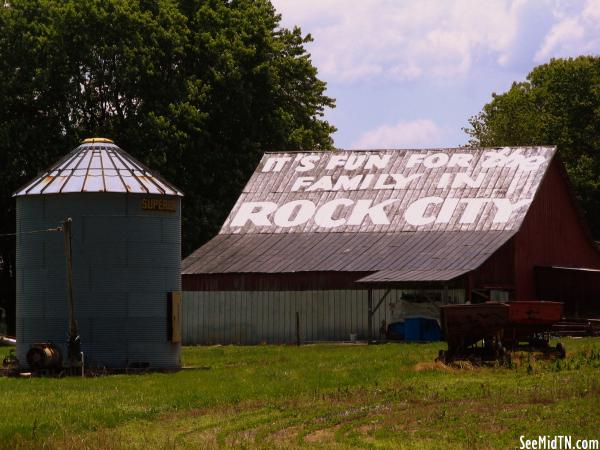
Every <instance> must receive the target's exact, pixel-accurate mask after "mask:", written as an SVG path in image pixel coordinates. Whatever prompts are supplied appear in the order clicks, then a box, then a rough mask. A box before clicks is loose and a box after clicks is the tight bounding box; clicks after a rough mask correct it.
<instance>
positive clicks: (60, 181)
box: [13, 138, 183, 197]
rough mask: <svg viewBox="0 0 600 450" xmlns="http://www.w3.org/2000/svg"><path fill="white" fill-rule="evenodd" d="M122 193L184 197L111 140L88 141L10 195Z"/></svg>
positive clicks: (97, 139) (92, 139)
mask: <svg viewBox="0 0 600 450" xmlns="http://www.w3.org/2000/svg"><path fill="white" fill-rule="evenodd" d="M71 192H122V193H136V194H138V193H139V194H160V195H177V196H183V194H182V193H181V191H180V190H179V189H177V188H176V187H175V186H173V185H172V184H171V183H169V182H167V181H166V180H165V179H163V178H162V177H161V176H160V175H159V174H157V173H156V172H154V171H152V170H150V169H149V168H147V167H146V166H144V165H143V164H142V163H140V162H139V161H138V160H136V159H135V158H133V157H132V156H131V155H129V154H128V153H126V152H125V151H124V150H122V149H121V148H119V147H118V146H116V145H115V144H114V143H113V142H112V141H111V140H110V139H105V138H90V139H86V140H84V141H83V142H82V144H81V145H80V146H79V147H77V148H76V149H74V150H73V151H72V152H71V153H69V154H68V155H67V156H65V157H64V158H63V159H61V160H60V161H58V162H57V163H56V164H54V165H53V166H51V167H50V168H49V169H47V170H46V171H45V172H44V173H42V174H41V175H39V176H38V177H36V178H35V179H34V180H32V181H30V182H29V183H28V184H27V185H26V186H25V187H23V188H21V189H20V190H18V191H17V192H15V193H14V194H13V196H15V197H17V196H24V195H39V194H66V193H71Z"/></svg>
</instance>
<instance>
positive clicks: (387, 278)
mask: <svg viewBox="0 0 600 450" xmlns="http://www.w3.org/2000/svg"><path fill="white" fill-rule="evenodd" d="M475 268H476V267H475ZM471 270H472V269H405V270H380V271H379V272H375V273H373V274H371V275H368V276H366V277H363V278H361V279H360V280H357V281H356V282H357V283H369V284H377V283H394V282H395V283H398V282H419V281H450V280H453V279H455V278H458V277H460V276H461V275H464V274H465V273H467V272H470V271H471Z"/></svg>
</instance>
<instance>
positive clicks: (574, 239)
mask: <svg viewBox="0 0 600 450" xmlns="http://www.w3.org/2000/svg"><path fill="white" fill-rule="evenodd" d="M563 170H564V169H562V167H561V166H560V162H559V161H558V160H557V159H554V160H553V161H552V163H551V165H550V167H549V168H548V172H547V173H546V176H545V178H544V180H543V182H542V184H541V186H540V190H539V192H538V194H537V196H536V198H535V200H534V202H533V203H532V205H531V207H530V208H529V211H528V213H527V215H526V216H525V220H524V221H523V224H522V225H521V229H520V230H519V232H518V233H517V235H516V237H515V239H514V246H515V262H514V266H515V285H516V296H517V298H518V299H533V298H536V294H537V291H536V283H535V276H534V268H535V267H536V266H557V265H559V266H570V267H588V268H600V252H599V251H598V249H597V248H596V247H595V245H594V243H593V242H592V240H591V239H590V237H589V233H588V231H587V229H586V227H585V226H584V224H583V222H582V220H581V218H580V216H579V214H578V211H577V209H576V206H575V203H574V202H575V199H574V198H572V196H571V194H570V191H569V186H568V184H567V181H566V175H565V174H564V172H563Z"/></svg>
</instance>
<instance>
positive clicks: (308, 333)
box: [182, 290, 399, 345]
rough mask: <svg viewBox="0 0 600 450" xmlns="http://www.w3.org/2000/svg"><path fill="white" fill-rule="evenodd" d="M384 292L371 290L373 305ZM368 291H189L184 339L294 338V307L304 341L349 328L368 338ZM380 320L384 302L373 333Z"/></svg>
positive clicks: (338, 335) (346, 335)
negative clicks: (297, 314) (298, 315)
mask: <svg viewBox="0 0 600 450" xmlns="http://www.w3.org/2000/svg"><path fill="white" fill-rule="evenodd" d="M398 292H399V291H398ZM398 292H396V291H393V292H392V293H391V295H390V296H388V297H386V301H387V300H388V299H390V298H394V296H395V295H397V294H398ZM384 293H385V290H374V291H373V302H374V305H375V304H377V302H378V301H379V299H380V298H381V297H382V296H383V295H384ZM367 295H368V291H367V290H318V291H317V290H311V291H254V292H251V291H204V292H203V291H195V292H189V291H186V292H184V293H183V311H182V317H183V318H182V327H183V344H184V345H210V344H217V343H218V344H260V343H269V344H290V343H295V342H296V312H298V313H299V314H300V339H301V341H302V342H310V341H344V340H349V339H350V333H357V334H358V339H367V333H368V332H367V330H368V319H367V301H368V298H367ZM382 320H385V321H386V323H387V324H389V323H390V320H391V317H390V314H389V311H388V308H387V307H386V302H384V303H383V304H382V305H381V307H380V308H379V309H378V310H377V311H376V313H375V314H374V316H373V337H374V338H379V337H380V335H379V327H380V325H381V321H382Z"/></svg>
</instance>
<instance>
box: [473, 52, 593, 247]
mask: <svg viewBox="0 0 600 450" xmlns="http://www.w3.org/2000/svg"><path fill="white" fill-rule="evenodd" d="M469 123H470V128H467V129H465V131H466V132H467V134H469V136H470V137H471V140H470V144H472V145H476V146H505V145H557V148H558V153H559V155H560V157H561V159H562V161H563V162H564V163H565V167H566V169H567V172H568V174H569V178H570V180H571V183H572V184H573V187H574V189H575V192H576V195H577V196H578V197H579V200H580V202H581V206H582V207H583V211H584V212H585V214H586V216H587V219H588V222H589V224H590V227H591V231H592V234H593V236H594V237H595V238H596V239H600V57H592V56H580V57H578V58H569V59H553V60H551V61H550V62H549V63H548V64H543V65H540V66H538V67H535V68H534V69H533V70H532V71H531V73H529V75H527V80H526V81H524V82H515V83H513V85H512V86H511V88H510V89H509V90H508V91H507V92H505V93H503V94H499V95H496V94H492V101H491V102H489V103H487V104H486V105H485V106H484V107H483V110H482V111H481V112H480V113H479V114H477V115H476V116H473V117H471V118H470V120H469Z"/></svg>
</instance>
